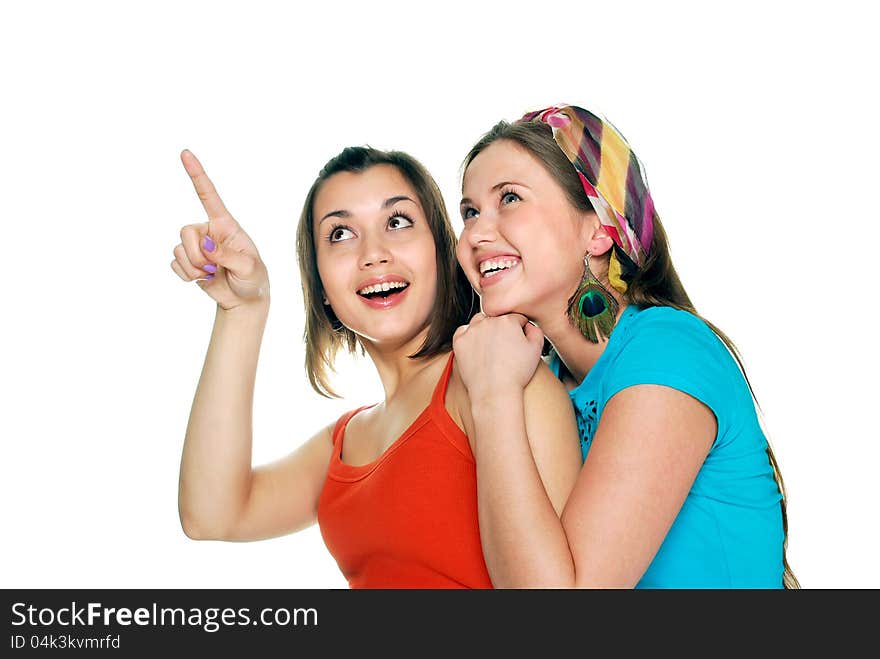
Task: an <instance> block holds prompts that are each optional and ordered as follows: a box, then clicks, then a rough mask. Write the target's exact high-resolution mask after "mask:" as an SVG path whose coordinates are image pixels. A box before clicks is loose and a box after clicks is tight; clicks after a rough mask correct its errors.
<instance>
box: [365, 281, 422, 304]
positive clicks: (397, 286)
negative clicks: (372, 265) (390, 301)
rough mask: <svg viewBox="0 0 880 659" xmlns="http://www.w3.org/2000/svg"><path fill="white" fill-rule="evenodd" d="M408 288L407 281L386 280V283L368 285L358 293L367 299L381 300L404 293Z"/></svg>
mask: <svg viewBox="0 0 880 659" xmlns="http://www.w3.org/2000/svg"><path fill="white" fill-rule="evenodd" d="M407 288H409V284H408V283H407V282H402V281H393V282H385V283H384V284H376V285H374V286H366V287H364V288H362V289H361V290H359V291H358V292H357V294H358V295H360V296H361V297H362V298H364V299H366V300H381V299H386V298H388V297H390V296H392V295H396V294H398V293H402V292H403V291H405V290H406V289H407Z"/></svg>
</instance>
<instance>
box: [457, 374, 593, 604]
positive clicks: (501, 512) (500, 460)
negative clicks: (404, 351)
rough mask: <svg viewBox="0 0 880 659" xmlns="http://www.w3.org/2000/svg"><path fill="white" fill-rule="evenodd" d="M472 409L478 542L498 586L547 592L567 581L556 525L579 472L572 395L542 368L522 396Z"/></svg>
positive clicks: (562, 539)
mask: <svg viewBox="0 0 880 659" xmlns="http://www.w3.org/2000/svg"><path fill="white" fill-rule="evenodd" d="M475 403H476V404H474V405H473V406H472V408H473V418H472V420H471V421H470V423H472V424H473V425H472V429H471V430H470V432H472V433H474V437H475V438H476V441H475V442H474V446H475V454H474V457H475V460H476V463H477V492H478V505H479V518H480V537H481V541H482V545H483V555H484V558H485V560H486V565H487V567H488V569H489V574H490V576H491V578H492V583H493V585H495V587H496V588H510V587H514V588H515V587H530V586H534V587H544V586H546V585H547V584H548V583H556V582H558V581H561V580H564V578H565V576H566V575H565V574H564V573H562V574H560V573H559V569H560V561H558V560H555V559H554V556H555V555H556V554H567V553H568V545H567V540H566V538H565V534H564V532H563V529H562V525H561V524H560V521H559V517H560V515H561V514H562V510H563V508H564V506H565V503H566V501H567V500H568V496H569V493H570V492H571V490H572V487H573V486H574V484H575V482H576V480H577V478H578V474H579V472H580V468H581V454H580V444H579V441H578V431H577V424H576V423H575V419H574V411H573V409H572V406H571V401H570V399H569V397H568V393H567V392H566V391H565V388H564V387H563V386H562V383H560V382H559V380H557V379H556V377H555V376H554V375H553V373H552V372H551V371H550V369H549V368H548V367H547V365H546V364H544V363H543V362H540V363H539V365H538V369H537V371H536V372H535V375H534V377H533V378H532V380H531V381H530V382H529V384H528V385H527V386H526V388H525V390H524V391H523V390H519V391H514V390H511V391H510V392H509V394H505V393H503V392H499V391H496V394H495V395H494V396H493V397H492V398H488V399H484V400H482V401H480V402H477V401H475ZM465 418H466V417H465ZM493 437H497V438H499V439H498V440H497V441H494V440H493ZM502 438H503V439H502Z"/></svg>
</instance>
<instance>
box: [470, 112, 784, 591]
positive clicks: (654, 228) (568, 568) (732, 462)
mask: <svg viewBox="0 0 880 659" xmlns="http://www.w3.org/2000/svg"><path fill="white" fill-rule="evenodd" d="M462 189H463V199H462V202H461V214H462V219H463V221H464V230H463V232H462V234H461V237H460V240H459V243H458V250H457V251H458V258H459V262H460V263H461V265H462V267H463V269H464V271H465V273H466V274H467V275H468V278H469V279H470V281H471V284H472V285H473V286H474V288H475V289H476V291H477V292H478V293H479V294H480V297H481V301H482V311H483V312H484V313H483V314H480V315H478V316H477V317H475V319H474V320H473V321H472V322H471V323H470V324H469V325H467V326H463V327H461V328H459V330H458V332H457V333H456V338H455V343H454V349H455V354H456V361H457V362H458V363H459V365H460V370H461V374H462V378H463V380H464V382H465V385H466V387H467V388H468V391H469V394H470V400H471V406H472V413H473V418H474V422H475V426H476V428H475V430H476V437H477V439H476V441H475V445H476V450H475V457H476V463H477V477H478V483H479V488H478V489H479V496H480V502H481V506H480V527H481V532H482V535H483V549H484V553H485V555H486V558H487V564H489V565H490V566H491V576H492V580H493V583H494V584H495V585H496V586H501V587H504V586H509V587H531V586H533V587H565V588H567V587H652V588H782V587H786V588H797V587H799V584H798V582H797V579H796V578H795V576H794V574H793V573H792V571H791V570H790V568H789V566H788V562H787V560H786V557H785V547H786V540H787V524H786V512H785V496H784V488H783V484H782V478H781V476H780V474H779V471H778V469H777V466H776V461H775V458H774V456H773V452H772V451H771V449H770V446H769V445H768V443H767V440H766V438H765V436H764V434H763V432H762V430H761V426H760V423H759V421H758V416H757V413H756V410H755V404H754V400H753V396H752V392H751V387H750V385H749V383H748V381H747V379H746V378H745V375H744V372H743V370H742V365H741V363H740V360H739V358H738V357H737V356H736V351H735V349H734V347H733V344H732V343H731V342H730V340H729V339H728V338H727V337H726V336H725V335H724V334H723V333H722V332H721V331H720V330H718V329H717V328H716V327H714V326H713V325H711V324H710V323H708V322H707V321H705V320H703V319H702V318H700V316H699V315H698V314H697V312H696V310H695V309H694V306H693V304H692V303H691V301H690V299H689V297H688V295H687V293H686V292H685V289H684V287H683V286H682V284H681V282H680V280H679V278H678V275H677V274H676V272H675V268H674V267H673V265H672V262H671V260H670V255H669V249H668V245H667V241H666V236H665V233H664V230H663V227H662V226H661V224H660V221H659V218H658V216H657V213H656V212H655V210H654V205H653V201H652V200H651V195H650V191H649V190H648V188H647V185H646V183H645V179H644V175H643V172H642V168H641V166H640V164H639V161H638V159H637V158H636V157H635V155H634V154H633V153H632V151H631V150H630V148H629V145H628V144H627V143H626V141H625V140H624V139H623V137H622V136H621V135H620V134H619V133H618V132H617V131H616V130H615V129H614V128H613V127H612V126H611V125H610V124H609V123H608V122H607V121H605V120H603V119H602V118H600V117H598V116H597V115H595V114H593V113H591V112H589V111H587V110H584V109H582V108H578V107H573V106H558V107H551V108H547V109H545V110H541V111H539V112H533V113H529V114H527V115H525V116H524V117H523V118H522V119H521V120H519V121H517V122H514V123H513V124H508V123H506V122H501V123H499V124H497V125H496V126H495V127H494V128H493V129H492V130H490V131H489V132H488V133H487V134H486V135H485V136H484V137H483V138H482V139H481V140H480V141H479V142H478V143H477V144H476V145H475V146H474V147H473V149H472V150H471V152H470V153H469V154H468V156H467V158H466V159H465V170H464V177H463V182H462ZM527 321H531V322H527ZM545 338H546V339H547V341H549V343H550V345H552V352H551V353H550V355H549V364H550V366H551V368H552V369H553V370H554V372H555V373H556V374H557V375H558V377H560V379H562V381H563V382H564V383H565V384H566V385H567V387H568V389H569V390H570V396H571V399H572V402H573V404H574V406H575V410H576V414H577V418H578V424H579V429H580V435H581V451H582V455H583V457H584V465H583V468H582V471H581V474H580V478H579V480H578V482H577V484H576V485H575V488H574V490H573V491H572V494H571V496H570V498H569V500H568V502H567V504H566V507H565V510H564V513H563V515H562V517H561V519H560V518H559V517H558V516H557V515H555V514H554V511H553V506H552V505H551V503H550V501H549V499H548V498H547V495H546V493H545V492H544V488H543V487H542V485H541V480H540V476H539V474H538V472H537V470H536V468H535V463H534V460H533V458H532V454H531V452H530V450H529V444H528V441H527V439H526V436H525V432H524V424H523V408H522V390H523V387H524V386H525V385H526V384H527V383H528V382H529V379H530V378H531V376H532V374H533V373H534V371H535V368H536V367H537V365H538V363H539V359H540V355H541V353H542V347H543V345H544V343H545Z"/></svg>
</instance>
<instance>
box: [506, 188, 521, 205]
mask: <svg viewBox="0 0 880 659" xmlns="http://www.w3.org/2000/svg"><path fill="white" fill-rule="evenodd" d="M515 201H522V197H520V196H519V195H518V194H516V193H515V192H514V191H513V190H505V191H503V192H502V193H501V205H502V206H507V205H508V204H512V203H513V202H515Z"/></svg>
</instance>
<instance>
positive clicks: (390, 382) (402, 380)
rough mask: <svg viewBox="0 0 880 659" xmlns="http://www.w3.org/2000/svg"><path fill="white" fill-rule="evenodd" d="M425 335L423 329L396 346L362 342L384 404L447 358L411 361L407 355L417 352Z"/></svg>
mask: <svg viewBox="0 0 880 659" xmlns="http://www.w3.org/2000/svg"><path fill="white" fill-rule="evenodd" d="M427 335H428V329H427V328H425V329H424V330H422V331H421V332H419V333H418V334H417V335H416V336H415V337H413V338H412V339H410V340H408V341H406V342H405V343H402V344H396V345H390V344H384V343H383V344H380V343H374V342H372V341H367V340H363V346H364V350H366V352H367V354H368V355H369V356H370V359H372V360H373V364H374V365H375V367H376V372H377V373H378V374H379V379H380V380H381V381H382V388H383V389H384V391H385V402H386V403H388V402H390V401H391V400H393V399H394V397H395V396H397V394H398V393H399V392H400V391H401V390H402V389H404V388H405V387H406V385H407V384H409V383H410V382H411V381H412V380H413V378H415V377H416V376H417V375H418V374H419V373H421V372H422V371H423V370H424V369H425V368H427V367H428V366H430V365H432V364H434V363H435V362H436V361H437V360H438V359H446V357H447V356H448V354H449V353H443V354H442V355H436V356H434V357H429V358H427V359H411V358H410V357H409V355H412V354H415V353H416V352H418V351H419V349H420V348H421V347H422V344H423V343H424V342H425V337H426V336H427Z"/></svg>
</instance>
